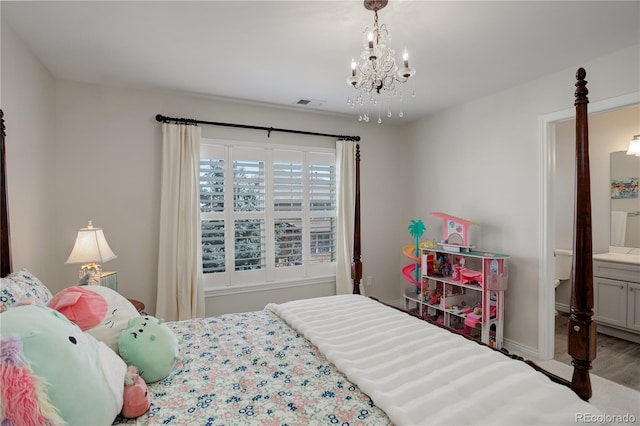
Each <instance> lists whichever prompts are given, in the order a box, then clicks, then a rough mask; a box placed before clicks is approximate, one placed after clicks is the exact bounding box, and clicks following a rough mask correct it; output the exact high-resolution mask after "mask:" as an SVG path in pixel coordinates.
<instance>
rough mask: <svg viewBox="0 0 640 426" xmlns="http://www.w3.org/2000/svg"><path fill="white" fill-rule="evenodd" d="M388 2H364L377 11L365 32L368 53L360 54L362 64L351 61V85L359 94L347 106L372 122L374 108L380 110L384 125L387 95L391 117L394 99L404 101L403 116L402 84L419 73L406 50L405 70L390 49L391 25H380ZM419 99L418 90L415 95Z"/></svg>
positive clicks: (400, 114) (365, 50) (386, 0)
mask: <svg viewBox="0 0 640 426" xmlns="http://www.w3.org/2000/svg"><path fill="white" fill-rule="evenodd" d="M387 3H388V0H364V7H365V9H367V10H372V11H373V12H374V14H375V15H374V21H373V27H372V28H370V27H367V28H365V30H364V50H363V51H362V53H360V57H359V61H356V60H354V59H352V60H351V76H350V77H349V78H347V84H349V85H350V86H353V88H354V89H355V90H356V91H357V95H356V96H355V97H354V98H353V99H352V98H351V96H349V97H348V98H347V104H349V105H350V106H351V107H352V108H358V109H360V110H361V112H360V117H359V120H360V121H365V122H368V121H369V119H370V115H369V111H370V108H372V107H373V108H374V109H377V112H378V123H382V118H381V115H380V107H381V106H380V101H381V100H382V97H383V96H384V97H385V98H386V100H387V101H388V102H387V117H389V118H390V117H391V116H392V113H391V99H392V98H394V97H399V98H400V112H399V113H398V116H399V117H402V116H404V112H403V111H402V87H401V86H402V84H404V83H406V82H407V81H408V80H409V79H410V78H411V77H412V76H413V75H415V73H416V70H415V68H412V67H410V66H409V54H408V53H407V51H406V50H405V51H404V54H403V67H402V68H398V66H397V65H396V61H395V59H394V56H395V51H394V50H393V49H391V48H390V47H389V44H388V43H389V40H391V33H390V32H389V30H388V29H387V26H386V25H384V24H382V25H380V24H378V11H379V10H380V9H382V8H384V7H385V6H386V5H387ZM412 96H415V90H414V91H413V92H412Z"/></svg>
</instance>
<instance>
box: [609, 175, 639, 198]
mask: <svg viewBox="0 0 640 426" xmlns="http://www.w3.org/2000/svg"><path fill="white" fill-rule="evenodd" d="M611 198H612V199H623V198H638V178H637V177H629V178H622V179H611Z"/></svg>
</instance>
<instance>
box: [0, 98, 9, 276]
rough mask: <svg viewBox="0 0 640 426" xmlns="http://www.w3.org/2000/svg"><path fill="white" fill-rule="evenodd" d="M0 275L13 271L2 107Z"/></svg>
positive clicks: (0, 142) (0, 117) (0, 114)
mask: <svg viewBox="0 0 640 426" xmlns="http://www.w3.org/2000/svg"><path fill="white" fill-rule="evenodd" d="M0 126H1V127H0V277H5V276H7V275H9V274H10V273H11V250H10V244H11V243H10V239H9V204H8V199H7V197H8V194H7V161H6V154H5V147H4V138H5V136H6V133H5V127H4V112H3V111H2V110H1V109H0Z"/></svg>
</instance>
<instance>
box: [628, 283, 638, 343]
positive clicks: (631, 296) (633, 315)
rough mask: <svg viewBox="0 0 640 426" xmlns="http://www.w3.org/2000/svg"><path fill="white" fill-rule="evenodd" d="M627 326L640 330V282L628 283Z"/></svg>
mask: <svg viewBox="0 0 640 426" xmlns="http://www.w3.org/2000/svg"><path fill="white" fill-rule="evenodd" d="M627 288H628V291H627V328H629V329H631V330H634V331H637V332H640V284H637V283H627Z"/></svg>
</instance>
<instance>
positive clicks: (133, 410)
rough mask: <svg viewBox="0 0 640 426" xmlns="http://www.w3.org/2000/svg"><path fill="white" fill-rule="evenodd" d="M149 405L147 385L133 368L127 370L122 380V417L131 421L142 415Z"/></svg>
mask: <svg viewBox="0 0 640 426" xmlns="http://www.w3.org/2000/svg"><path fill="white" fill-rule="evenodd" d="M150 405H151V396H150V395H149V389H148V388H147V384H146V383H145V382H144V380H142V377H140V375H139V374H138V370H137V369H136V368H135V367H134V366H129V367H128V368H127V374H126V375H125V378H124V402H123V405H122V417H125V418H128V419H132V418H135V417H138V416H140V415H142V414H143V413H144V412H146V411H147V409H149V406H150Z"/></svg>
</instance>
